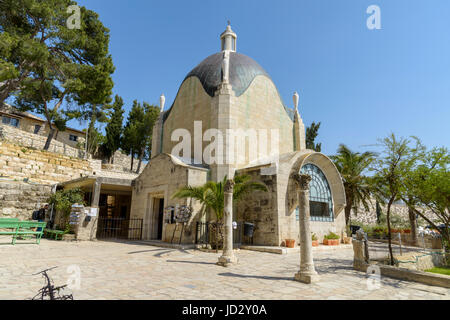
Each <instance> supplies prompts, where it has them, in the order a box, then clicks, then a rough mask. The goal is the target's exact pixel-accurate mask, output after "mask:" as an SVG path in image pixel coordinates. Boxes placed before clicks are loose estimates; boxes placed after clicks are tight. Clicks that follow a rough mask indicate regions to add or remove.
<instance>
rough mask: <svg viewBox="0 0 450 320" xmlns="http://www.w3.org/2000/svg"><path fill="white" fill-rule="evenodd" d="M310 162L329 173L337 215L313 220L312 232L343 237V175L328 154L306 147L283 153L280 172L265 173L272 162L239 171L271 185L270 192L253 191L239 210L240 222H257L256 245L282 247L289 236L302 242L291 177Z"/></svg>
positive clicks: (278, 168)
mask: <svg viewBox="0 0 450 320" xmlns="http://www.w3.org/2000/svg"><path fill="white" fill-rule="evenodd" d="M308 163H313V164H315V165H317V166H318V167H320V169H321V170H322V171H323V172H324V174H325V175H326V178H327V180H328V181H329V183H330V187H331V192H332V195H333V215H334V220H333V221H330V222H325V221H311V232H313V233H315V234H316V235H317V237H318V239H319V241H322V240H323V236H324V235H326V234H328V233H329V232H330V231H332V232H334V233H337V234H339V235H341V236H342V233H343V232H344V231H345V217H344V213H343V208H344V206H345V193H344V191H343V186H342V183H340V175H339V173H338V172H337V169H336V167H334V165H333V163H332V162H331V161H330V160H329V159H328V158H327V157H326V156H325V155H323V154H319V153H315V152H313V151H312V150H304V151H302V152H291V153H288V154H285V155H281V156H280V159H279V163H278V166H277V169H276V170H277V174H273V175H267V174H264V169H266V168H267V166H269V165H270V164H266V165H265V166H264V165H262V166H259V167H249V168H244V169H241V170H238V171H237V173H239V174H248V175H250V176H251V177H252V179H253V180H255V181H260V182H262V183H264V184H265V185H266V186H267V188H268V192H261V191H256V192H253V193H251V194H249V195H248V196H247V197H246V198H245V199H244V200H242V201H241V202H240V203H239V204H238V207H237V210H236V211H237V215H236V219H237V220H238V221H247V222H252V223H254V224H255V225H256V230H255V234H254V238H253V243H254V244H260V245H272V246H279V245H281V244H282V243H283V242H284V241H285V240H286V239H295V240H296V243H299V242H300V238H299V235H300V233H299V223H298V221H297V220H296V214H295V210H296V208H297V206H298V200H297V194H296V186H295V183H294V181H292V179H291V178H290V177H291V174H292V173H295V172H298V171H299V170H300V168H301V167H303V166H304V165H306V164H308Z"/></svg>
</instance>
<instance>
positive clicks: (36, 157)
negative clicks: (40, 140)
mask: <svg viewBox="0 0 450 320" xmlns="http://www.w3.org/2000/svg"><path fill="white" fill-rule="evenodd" d="M93 172H94V170H93V168H92V166H91V162H90V161H88V160H82V159H78V158H71V157H69V156H64V155H61V154H58V153H52V152H47V151H42V150H34V149H29V148H25V147H21V146H19V145H16V144H11V143H9V142H6V141H0V176H4V177H8V178H9V179H12V180H17V181H23V180H24V179H27V180H28V181H30V182H33V183H38V184H44V185H51V184H55V183H58V182H63V181H68V180H72V179H77V178H80V177H83V176H87V175H91V174H92V173H93Z"/></svg>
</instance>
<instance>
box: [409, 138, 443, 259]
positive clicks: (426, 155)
mask: <svg viewBox="0 0 450 320" xmlns="http://www.w3.org/2000/svg"><path fill="white" fill-rule="evenodd" d="M449 165H450V154H449V151H448V149H447V148H445V147H441V148H433V149H431V150H428V151H424V152H423V153H422V154H421V156H420V157H419V158H418V159H417V161H416V163H415V165H414V167H413V168H412V169H411V170H410V171H409V172H408V174H407V175H405V176H404V177H403V184H404V185H403V192H402V195H401V199H402V200H403V201H404V202H405V203H406V204H407V205H408V207H409V208H410V209H411V211H412V213H414V214H417V215H418V216H420V217H421V218H423V219H424V220H425V221H427V223H428V224H430V225H432V226H433V227H434V228H435V229H437V230H440V231H441V234H442V237H443V238H444V240H445V242H446V244H447V250H450V247H449V243H450V242H449V241H450V236H449V228H450V212H449V208H450V172H449ZM430 213H431V214H430ZM439 224H443V225H444V228H438V225H439Z"/></svg>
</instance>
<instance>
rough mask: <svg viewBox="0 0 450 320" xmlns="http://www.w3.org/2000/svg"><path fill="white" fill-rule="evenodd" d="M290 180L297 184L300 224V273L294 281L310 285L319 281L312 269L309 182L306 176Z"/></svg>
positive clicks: (299, 175)
mask: <svg viewBox="0 0 450 320" xmlns="http://www.w3.org/2000/svg"><path fill="white" fill-rule="evenodd" d="M292 178H293V179H294V180H295V182H296V183H297V194H298V205H299V222H300V271H299V272H297V273H296V274H295V280H297V281H300V282H304V283H311V282H315V281H317V280H319V275H318V274H317V272H316V270H315V268H314V261H313V255H312V240H311V228H310V214H309V182H310V181H311V177H310V176H309V175H307V174H298V173H296V174H294V175H293V176H292Z"/></svg>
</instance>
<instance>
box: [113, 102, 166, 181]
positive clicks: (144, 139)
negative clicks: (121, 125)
mask: <svg viewBox="0 0 450 320" xmlns="http://www.w3.org/2000/svg"><path fill="white" fill-rule="evenodd" d="M158 115H159V107H156V106H152V105H150V104H148V103H147V102H144V103H143V104H141V103H139V102H137V100H135V101H133V107H132V108H131V111H130V113H129V114H128V119H127V124H126V125H125V129H124V132H123V141H122V150H124V151H125V152H126V153H127V154H130V155H131V157H132V158H131V170H133V160H134V157H138V158H139V164H138V167H137V170H136V171H137V172H139V170H140V167H141V163H142V160H143V159H144V158H147V157H148V156H149V155H150V150H151V143H152V131H153V125H154V124H155V121H156V119H157V118H158Z"/></svg>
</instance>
